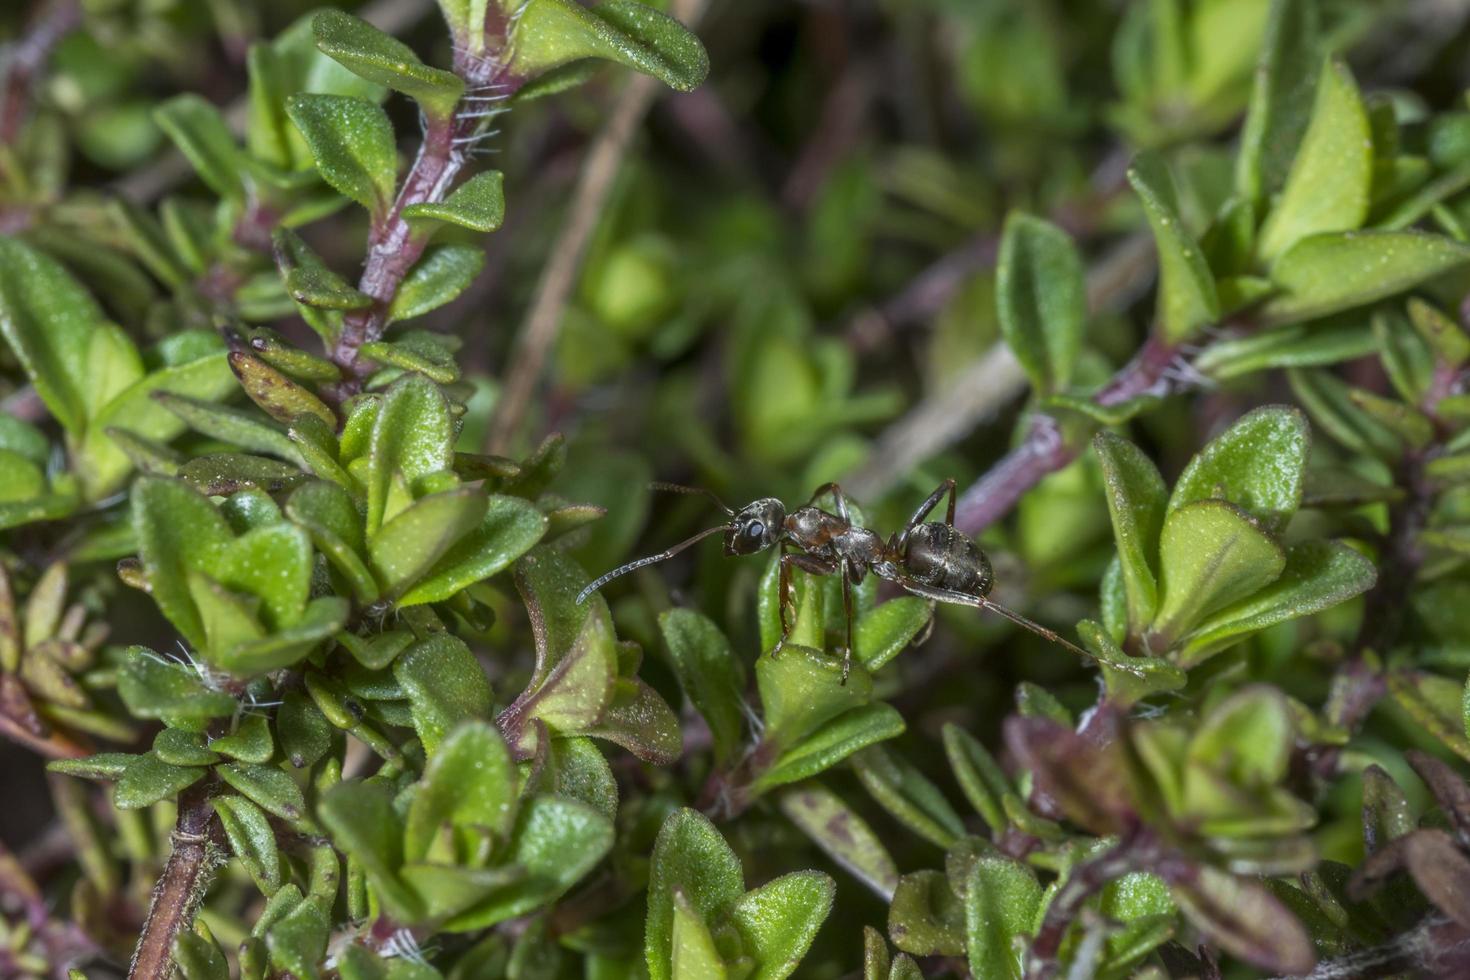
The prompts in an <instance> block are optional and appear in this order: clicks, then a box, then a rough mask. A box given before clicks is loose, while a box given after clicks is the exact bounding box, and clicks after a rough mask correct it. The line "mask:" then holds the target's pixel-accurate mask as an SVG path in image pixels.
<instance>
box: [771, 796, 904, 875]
mask: <svg viewBox="0 0 1470 980" xmlns="http://www.w3.org/2000/svg"><path fill="white" fill-rule="evenodd" d="M778 802H779V804H780V807H781V812H782V813H784V814H786V818H787V819H788V820H790V821H791V822H792V823H794V824H796V826H797V827H799V828H800V829H801V830H802V831H803V832H804V833H805V834H806V835H807V836H808V837H810V838H811V839H812V842H813V843H815V844H816V845H817V846H818V847H820V848H821V849H822V851H823V852H824V853H826V855H827V856H828V857H830V858H831V859H832V860H833V861H836V862H837V863H838V864H840V865H841V866H842V867H844V868H846V869H847V870H848V871H849V872H851V873H852V874H853V875H854V876H856V877H857V878H858V879H859V880H860V881H862V882H863V883H864V884H866V885H867V886H868V887H869V888H871V889H872V890H873V891H875V892H877V894H878V895H879V897H880V898H882V899H883V900H884V901H889V900H891V899H892V898H893V890H894V889H895V888H896V887H898V866H897V865H896V864H895V863H894V861H893V858H892V856H891V855H889V853H888V850H887V848H885V847H884V845H883V840H882V838H881V837H879V836H878V834H877V833H876V832H875V831H874V830H873V828H872V827H871V826H869V825H868V822H867V821H865V820H864V819H863V818H862V816H861V815H859V814H858V812H857V811H856V810H854V809H852V808H851V807H849V806H848V805H847V803H845V802H844V801H843V800H842V798H841V797H839V796H838V795H837V794H836V793H834V792H832V791H831V790H830V789H828V788H827V787H825V786H823V785H822V784H821V783H820V782H817V781H813V782H810V783H807V784H805V785H804V786H800V787H794V788H792V789H789V790H784V791H782V793H781V796H780V799H779V800H778Z"/></svg>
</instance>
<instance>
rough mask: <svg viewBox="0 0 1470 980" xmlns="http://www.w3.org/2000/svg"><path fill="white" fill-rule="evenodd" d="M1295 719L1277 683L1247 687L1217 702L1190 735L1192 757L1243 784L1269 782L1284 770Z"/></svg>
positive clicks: (1193, 761) (1293, 739)
mask: <svg viewBox="0 0 1470 980" xmlns="http://www.w3.org/2000/svg"><path fill="white" fill-rule="evenodd" d="M1295 738H1296V725H1295V724H1294V723H1293V722H1292V714H1291V708H1290V706H1289V705H1288V704H1287V702H1286V697H1285V695H1283V694H1282V693H1281V692H1280V691H1278V690H1277V689H1276V688H1274V687H1270V686H1268V685H1265V684H1253V685H1250V686H1248V687H1243V688H1241V689H1240V690H1239V691H1236V692H1235V693H1234V694H1232V695H1230V697H1228V698H1226V699H1225V700H1224V701H1221V702H1220V703H1219V704H1217V705H1215V707H1213V708H1212V709H1211V710H1210V711H1209V712H1208V713H1207V714H1206V715H1205V716H1204V718H1203V719H1201V721H1200V723H1199V727H1198V728H1196V729H1195V731H1194V734H1193V736H1192V737H1191V738H1190V740H1189V757H1188V758H1189V763H1190V764H1191V765H1199V766H1206V767H1208V768H1210V769H1213V770H1214V771H1215V772H1217V773H1220V774H1221V775H1223V776H1225V777H1226V778H1227V779H1229V780H1230V781H1231V782H1233V783H1236V784H1239V785H1243V786H1271V785H1274V784H1276V783H1278V782H1280V781H1281V779H1282V777H1283V776H1285V775H1286V768H1287V765H1288V764H1289V763H1290V761H1291V751H1292V745H1293V742H1294V741H1295Z"/></svg>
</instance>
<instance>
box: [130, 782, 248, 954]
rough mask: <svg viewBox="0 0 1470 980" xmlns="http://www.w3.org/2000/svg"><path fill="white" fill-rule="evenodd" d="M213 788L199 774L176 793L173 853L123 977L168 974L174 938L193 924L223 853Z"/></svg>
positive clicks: (159, 882)
mask: <svg viewBox="0 0 1470 980" xmlns="http://www.w3.org/2000/svg"><path fill="white" fill-rule="evenodd" d="M213 790H214V786H213V784H212V781H211V780H209V779H203V780H200V781H199V782H197V783H195V784H194V785H193V786H190V787H189V788H188V789H186V790H184V792H183V793H181V794H179V815H178V820H177V821H176V822H175V824H174V832H173V853H172V854H170V855H169V856H168V863H167V864H166V865H164V868H163V876H162V877H161V878H159V879H158V884H157V885H155V886H154V888H153V901H152V902H151V903H150V904H149V906H148V919H147V921H146V922H145V923H144V924H143V934H142V935H141V936H140V937H139V938H138V946H137V948H136V949H135V950H134V951H133V963H132V966H131V967H129V969H128V980H168V978H169V977H170V976H172V974H173V948H174V940H175V939H176V938H177V937H178V935H179V933H180V932H182V931H183V930H185V929H187V928H189V927H190V926H191V925H192V924H193V921H194V912H195V911H196V910H197V909H198V908H199V903H200V902H201V901H202V900H203V898H204V892H205V890H206V889H207V888H208V887H209V880H210V878H211V877H212V876H213V874H214V869H215V867H216V866H217V865H218V864H219V863H220V860H221V859H222V857H223V851H222V849H221V848H222V845H223V842H224V834H223V829H222V828H221V826H220V822H219V818H218V817H217V816H216V815H215V812H214V807H213V806H212V805H211V804H210V796H211V794H212V793H213Z"/></svg>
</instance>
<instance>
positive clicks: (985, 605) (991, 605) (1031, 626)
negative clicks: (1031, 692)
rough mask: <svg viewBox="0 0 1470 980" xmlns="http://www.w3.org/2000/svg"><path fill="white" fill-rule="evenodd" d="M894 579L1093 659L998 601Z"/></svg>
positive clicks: (920, 592)
mask: <svg viewBox="0 0 1470 980" xmlns="http://www.w3.org/2000/svg"><path fill="white" fill-rule="evenodd" d="M896 581H897V582H898V584H899V585H900V586H902V587H903V588H904V589H906V590H908V591H909V592H912V593H913V594H914V595H917V596H922V597H923V598H925V599H933V600H934V601H935V602H948V603H953V604H954V605H959V606H974V607H975V608H976V609H985V610H988V611H990V612H993V613H995V614H996V615H998V616H1003V617H1004V618H1006V619H1009V620H1010V621H1011V622H1013V623H1015V624H1016V625H1017V626H1020V627H1021V628H1022V629H1027V630H1030V631H1031V632H1032V633H1035V634H1036V635H1037V636H1039V637H1041V638H1042V639H1046V640H1050V641H1051V642H1053V643H1055V644H1056V645H1057V646H1060V647H1066V648H1067V649H1068V650H1071V651H1072V652H1073V653H1075V654H1077V655H1078V656H1080V657H1083V658H1085V659H1087V660H1093V659H1095V658H1094V657H1093V655H1092V654H1090V653H1088V652H1087V651H1086V650H1084V649H1082V648H1081V647H1079V646H1078V645H1077V644H1075V643H1073V642H1072V641H1070V640H1068V639H1065V638H1064V637H1063V636H1062V635H1061V634H1060V633H1057V632H1056V631H1055V630H1050V629H1047V628H1046V627H1045V626H1042V625H1041V624H1040V623H1038V622H1036V621H1035V620H1031V619H1027V618H1026V617H1025V616H1022V615H1021V614H1020V613H1018V612H1016V611H1015V610H1014V609H1011V608H1009V607H1007V606H1002V605H1001V604H1000V603H998V602H995V601H994V600H992V599H988V598H986V597H985V596H981V595H971V594H970V593H968V592H955V591H953V590H950V589H941V588H936V587H935V586H932V585H924V584H922V583H920V582H915V581H914V580H913V579H911V578H909V577H907V576H904V577H902V578H899V579H897V580H896Z"/></svg>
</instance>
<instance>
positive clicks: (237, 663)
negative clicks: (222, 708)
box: [213, 595, 351, 677]
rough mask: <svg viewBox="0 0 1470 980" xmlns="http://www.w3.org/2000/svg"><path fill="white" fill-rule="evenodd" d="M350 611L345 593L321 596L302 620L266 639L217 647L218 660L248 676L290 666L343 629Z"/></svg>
mask: <svg viewBox="0 0 1470 980" xmlns="http://www.w3.org/2000/svg"><path fill="white" fill-rule="evenodd" d="M350 611H351V604H350V603H349V602H348V601H347V600H346V599H344V598H342V597H341V596H334V595H331V596H318V597H317V598H315V599H312V600H311V601H310V602H308V603H307V604H306V609H305V611H304V612H303V613H302V614H301V619H300V620H299V621H298V622H296V623H294V624H292V625H291V626H288V627H286V628H285V629H278V630H276V631H275V632H273V633H271V634H270V635H269V636H266V637H263V638H262V639H259V640H254V641H252V642H248V643H242V644H240V645H238V646H235V647H232V648H230V649H229V650H226V651H223V652H220V651H214V653H213V656H214V661H215V663H216V664H217V665H218V666H219V667H221V668H222V669H224V670H227V671H230V672H231V673H233V674H236V675H242V676H247V677H248V676H251V675H253V674H263V673H266V672H268V671H272V670H276V669H279V668H281V667H288V666H290V665H291V664H294V663H296V662H298V661H299V660H301V658H302V657H304V656H306V655H307V654H308V653H310V652H311V648H312V647H314V646H316V645H317V644H318V643H320V642H321V641H322V640H324V639H326V638H327V637H329V636H331V635H332V634H334V633H336V632H337V631H338V630H340V629H341V628H342V625H343V624H344V623H345V622H346V621H347V614H348V612H350Z"/></svg>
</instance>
